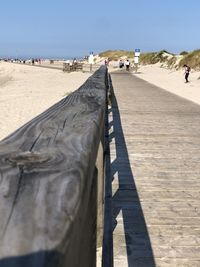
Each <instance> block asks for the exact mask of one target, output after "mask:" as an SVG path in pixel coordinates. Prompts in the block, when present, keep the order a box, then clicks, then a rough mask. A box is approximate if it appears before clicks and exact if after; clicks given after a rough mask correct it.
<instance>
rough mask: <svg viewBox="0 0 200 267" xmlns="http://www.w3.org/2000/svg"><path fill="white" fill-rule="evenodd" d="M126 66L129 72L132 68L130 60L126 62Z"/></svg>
mask: <svg viewBox="0 0 200 267" xmlns="http://www.w3.org/2000/svg"><path fill="white" fill-rule="evenodd" d="M125 65H126V70H127V71H129V68H130V62H129V60H128V59H127V60H126V62H125Z"/></svg>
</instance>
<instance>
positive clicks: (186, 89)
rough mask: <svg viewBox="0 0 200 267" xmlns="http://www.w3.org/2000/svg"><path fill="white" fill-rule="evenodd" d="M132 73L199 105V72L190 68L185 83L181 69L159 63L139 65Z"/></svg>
mask: <svg viewBox="0 0 200 267" xmlns="http://www.w3.org/2000/svg"><path fill="white" fill-rule="evenodd" d="M134 75H136V76H138V77H139V78H141V79H144V80H146V81H148V82H150V83H152V84H154V85H156V86H158V87H161V88H163V89H165V90H167V91H169V92H171V93H173V94H176V95H178V96H181V97H183V98H186V99H188V100H190V101H192V102H194V103H196V104H199V105H200V78H199V77H200V72H197V71H194V70H192V71H191V73H190V76H189V81H190V82H189V83H185V79H184V70H183V69H181V70H174V69H171V70H170V69H166V68H162V67H160V64H154V65H147V66H140V67H139V69H138V73H136V74H135V73H134ZM198 78H199V79H198Z"/></svg>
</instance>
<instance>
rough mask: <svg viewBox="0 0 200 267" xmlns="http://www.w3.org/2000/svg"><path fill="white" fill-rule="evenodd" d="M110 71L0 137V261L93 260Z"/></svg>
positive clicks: (43, 265)
mask: <svg viewBox="0 0 200 267" xmlns="http://www.w3.org/2000/svg"><path fill="white" fill-rule="evenodd" d="M107 78H108V74H107V68H106V67H104V66H103V67H101V68H100V69H99V70H98V71H97V72H95V74H94V75H93V76H91V77H90V78H89V79H88V80H87V81H86V82H85V83H84V84H83V85H82V86H81V87H80V88H79V89H78V90H77V91H75V92H74V93H72V94H71V95H69V96H68V97H66V98H65V99H63V100H61V101H60V102H58V103H57V104H55V105H54V106H52V107H51V108H49V109H48V110H47V111H45V112H44V113H42V114H41V115H39V116H38V117H36V118H35V119H33V120H32V121H30V122H29V123H27V124H26V125H24V126H23V127H21V128H20V129H18V130H17V131H16V132H14V133H13V134H12V135H10V136H9V137H7V138H6V139H4V140H3V141H1V142H0V266H1V267H2V266H3V267H8V266H9V267H10V266H12V267H19V266H20V267H22V266H23V267H28V266H31V267H36V266H37V267H65V266H67V267H80V266H81V267H94V266H95V262H96V244H97V237H98V236H99V235H102V232H101V229H100V228H101V227H102V208H101V205H102V199H103V191H102V190H103V187H104V186H103V143H104V140H103V139H104V138H103V136H104V123H105V121H104V120H105V110H106V99H107V87H108V79H107ZM33 105H34V103H33ZM97 195H98V201H97ZM97 206H98V208H97ZM97 210H98V215H97ZM97 217H98V219H97ZM97 225H98V226H97ZM97 228H98V230H99V231H100V232H101V233H100V234H97ZM99 242H100V241H99Z"/></svg>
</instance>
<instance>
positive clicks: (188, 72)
mask: <svg viewBox="0 0 200 267" xmlns="http://www.w3.org/2000/svg"><path fill="white" fill-rule="evenodd" d="M183 67H184V68H185V82H186V83H188V82H189V81H188V77H189V75H190V67H189V66H188V65H186V64H185V65H184V66H183Z"/></svg>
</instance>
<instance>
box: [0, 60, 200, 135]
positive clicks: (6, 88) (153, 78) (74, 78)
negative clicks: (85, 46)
mask: <svg viewBox="0 0 200 267" xmlns="http://www.w3.org/2000/svg"><path fill="white" fill-rule="evenodd" d="M109 68H110V71H112V70H113V68H112V66H110V67H109ZM133 74H134V75H136V76H138V77H139V78H141V79H144V80H146V81H148V82H150V83H152V84H154V85H156V86H159V87H161V88H163V89H165V90H167V91H169V92H171V93H173V94H176V95H179V96H181V97H183V98H186V99H188V100H190V101H193V102H195V103H197V104H200V79H198V78H199V77H200V72H194V71H192V72H191V74H190V79H189V80H190V82H189V83H188V84H185V83H184V70H178V71H175V70H169V69H165V68H161V67H160V65H159V64H154V65H147V66H140V67H139V70H138V73H133ZM90 75H91V74H90V73H82V72H71V73H63V72H62V71H61V70H57V69H48V68H38V67H33V66H29V65H22V64H12V63H6V62H0V109H1V112H0V140H2V139H3V138H5V137H6V136H8V135H9V134H11V133H12V132H13V131H15V130H16V129H18V128H19V127H20V126H22V125H24V124H25V123H26V122H28V121H30V120H31V119H32V118H34V117H35V116H37V115H39V114H40V113H42V112H43V111H45V110H46V109H47V108H49V107H50V106H52V105H53V104H55V103H56V102H58V101H59V100H61V99H62V98H63V97H65V96H66V95H67V94H69V93H71V92H73V91H74V90H76V89H78V88H79V87H80V86H81V85H82V84H83V83H84V82H85V81H86V79H87V78H88V77H89V76H90Z"/></svg>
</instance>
